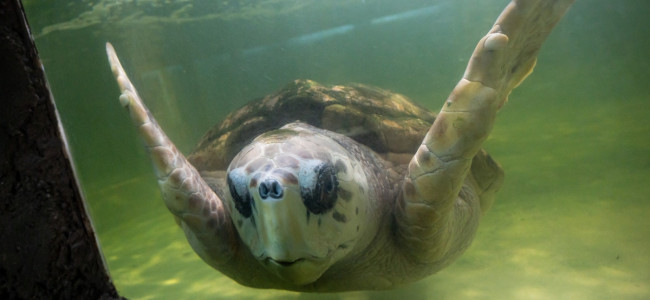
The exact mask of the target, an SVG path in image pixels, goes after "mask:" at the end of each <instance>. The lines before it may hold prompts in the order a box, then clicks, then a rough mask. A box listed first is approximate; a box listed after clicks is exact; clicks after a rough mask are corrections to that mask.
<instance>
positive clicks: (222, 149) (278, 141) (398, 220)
mask: <svg viewBox="0 0 650 300" xmlns="http://www.w3.org/2000/svg"><path fill="white" fill-rule="evenodd" d="M571 3H572V1H571V0H567V1H562V0H558V1H535V0H528V1H526V0H521V1H513V2H512V3H511V4H510V5H509V6H508V7H506V9H505V10H504V12H503V13H502V14H501V16H500V17H499V18H498V19H497V22H496V24H495V25H494V27H493V28H492V29H491V30H490V32H489V33H488V34H487V35H486V36H485V37H483V39H481V40H480V41H479V43H478V45H477V47H476V49H475V51H474V53H473V55H472V57H471V58H470V62H469V65H468V67H467V70H466V71H465V74H464V76H463V78H462V79H461V80H460V82H459V83H458V84H457V86H456V87H455V88H454V90H453V91H452V93H451V95H450V96H449V98H448V99H447V101H446V102H445V103H444V105H443V108H442V110H441V112H440V113H439V114H438V115H437V116H435V115H434V114H432V113H430V112H428V111H426V110H424V109H422V108H420V107H418V106H417V105H414V104H413V103H411V102H410V101H409V100H407V99H405V98H404V97H403V96H400V95H397V94H394V93H390V92H387V91H383V90H381V89H377V88H373V87H368V86H363V85H355V86H331V87H326V86H323V85H320V84H318V83H316V82H313V81H309V80H297V81H295V82H294V83H292V84H290V85H288V86H287V87H286V88H285V89H283V90H281V91H280V92H278V93H275V94H273V95H269V96H267V97H265V98H263V99H261V100H259V101H256V102H253V103H251V104H249V105H246V106H244V107H243V108H241V109H239V110H237V111H235V112H233V113H231V114H230V115H229V116H228V117H227V118H226V119H225V120H224V121H223V122H222V123H221V124H219V125H217V126H216V127H215V128H213V129H212V130H210V131H209V132H208V133H207V134H206V135H205V136H204V138H203V140H202V141H201V142H200V143H199V146H198V148H197V149H196V150H195V151H194V152H193V153H192V154H191V155H190V156H189V157H188V158H187V159H186V158H185V157H184V156H183V154H181V153H180V152H179V151H178V150H177V149H176V147H175V146H174V145H173V143H172V142H171V141H170V140H169V139H168V138H167V136H166V135H165V134H164V132H163V131H162V129H161V128H160V127H159V126H158V124H157V123H156V121H155V120H154V119H153V116H152V115H151V113H150V112H149V111H148V110H147V108H146V107H145V105H144V103H143V102H142V100H141V99H140V97H139V96H138V94H137V92H136V90H135V88H134V87H133V85H132V83H131V82H130V81H129V79H128V78H127V76H126V73H125V72H124V70H123V69H122V66H121V64H120V62H119V60H118V58H117V55H116V54H115V51H114V50H113V47H112V46H111V45H110V44H108V45H107V52H108V55H109V60H110V63H111V68H112V70H113V72H114V74H115V75H116V77H117V81H118V84H119V85H120V88H121V91H122V95H121V96H120V101H121V103H122V105H124V106H125V107H127V108H128V109H129V111H130V113H131V117H132V119H133V121H134V123H135V125H136V126H137V127H138V130H139V133H140V135H141V137H142V139H143V141H144V142H145V145H146V147H147V148H148V149H149V151H150V154H151V157H152V159H153V162H154V167H155V170H156V173H157V176H158V180H159V184H160V187H161V189H162V193H163V198H164V200H165V203H166V204H167V207H168V208H169V210H170V211H171V212H172V213H173V214H174V215H175V216H176V218H177V220H178V222H179V224H180V225H181V227H182V228H183V230H184V231H185V234H186V236H187V238H188V241H189V242H190V244H191V245H192V247H193V248H194V250H195V251H196V252H197V254H198V255H199V256H201V258H202V259H203V260H205V261H206V262H207V263H208V264H210V265H211V266H213V267H214V268H216V269H218V270H219V271H221V272H222V273H224V274H226V275H228V276H229V277H231V278H233V279H234V280H236V281H237V282H239V283H241V284H244V285H247V286H252V287H258V288H279V289H288V290H296V291H320V292H331V291H345V290H358V289H387V288H393V287H396V286H399V285H401V284H405V283H409V282H413V281H416V280H419V279H422V278H424V277H426V276H428V275H431V274H433V273H435V272H437V271H438V270H440V269H442V268H444V267H445V266H447V265H449V264H450V263H452V262H453V261H454V260H455V259H456V258H457V257H458V256H460V255H461V254H462V252H463V251H464V250H465V249H467V247H469V245H470V243H471V241H472V239H473V236H474V232H475V231H476V229H477V227H478V222H479V219H480V216H481V215H482V214H483V213H484V212H485V211H487V209H488V208H489V207H490V205H491V203H492V201H493V199H494V195H495V193H496V191H497V190H498V188H499V186H500V184H501V182H502V176H503V174H502V171H501V169H500V167H499V166H498V165H497V164H496V163H495V162H494V161H493V160H492V159H491V158H490V157H489V156H488V155H487V154H486V153H485V152H484V151H482V150H481V149H480V147H481V145H482V143H483V141H484V140H485V139H486V138H487V136H488V135H489V133H490V131H491V129H492V125H493V123H494V120H495V118H496V113H497V111H498V110H499V109H500V108H501V107H502V106H503V104H504V103H505V102H506V101H507V98H508V95H509V94H510V92H511V91H512V90H513V89H514V88H515V87H516V86H517V85H518V84H520V83H521V82H522V81H523V80H524V79H525V78H526V76H527V75H528V74H529V73H530V72H531V71H532V69H533V67H534V66H535V62H536V57H537V53H538V52H539V49H540V47H541V45H542V43H543V41H544V40H545V39H546V37H547V36H548V34H549V33H550V31H551V29H552V28H553V26H554V25H555V24H556V23H557V21H559V19H560V18H561V17H562V15H563V14H564V13H565V11H566V10H567V8H568V7H569V6H570V4H571Z"/></svg>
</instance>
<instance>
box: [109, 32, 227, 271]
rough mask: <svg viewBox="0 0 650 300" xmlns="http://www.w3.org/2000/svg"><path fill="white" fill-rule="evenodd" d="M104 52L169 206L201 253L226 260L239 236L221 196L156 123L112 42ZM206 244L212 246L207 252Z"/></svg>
mask: <svg viewBox="0 0 650 300" xmlns="http://www.w3.org/2000/svg"><path fill="white" fill-rule="evenodd" d="M106 52H107V54H108V58H109V63H110V65H111V70H112V71H113V74H114V75H115V78H116V79H117V83H118V85H119V86H120V91H121V92H122V94H121V95H120V103H121V104H122V106H124V107H125V108H126V109H128V110H129V113H130V115H131V120H132V121H133V124H134V125H135V126H136V128H137V129H138V133H139V135H140V138H141V139H142V141H143V142H144V144H145V147H146V148H147V150H148V151H149V155H150V156H151V159H152V162H153V166H154V170H155V172H156V176H157V178H158V185H159V186H160V189H161V191H162V195H163V199H164V200H165V204H166V205H167V208H168V209H169V211H171V213H172V214H174V216H176V218H177V221H178V222H179V225H181V227H183V230H184V231H185V233H186V235H187V236H188V239H190V244H192V247H193V248H194V250H195V251H196V252H197V253H198V254H199V255H200V256H201V258H203V259H204V260H206V261H209V262H210V263H211V264H212V265H219V264H221V263H223V262H226V261H227V260H228V259H229V258H230V257H231V256H232V255H233V251H234V249H235V248H236V247H234V243H235V241H236V239H237V238H236V236H235V235H236V233H235V231H234V228H232V222H231V220H230V215H229V214H228V212H227V211H226V207H225V205H224V203H223V201H222V200H221V199H219V197H218V196H217V195H216V194H215V193H214V192H213V191H212V190H211V189H210V187H209V186H208V185H207V183H206V182H205V181H204V180H203V179H202V178H201V176H200V175H199V173H198V172H197V171H196V169H195V168H194V167H193V166H192V165H191V164H190V163H189V162H188V161H187V159H185V156H183V154H182V153H181V152H180V151H178V149H176V146H174V144H173V143H172V141H171V140H169V138H168V137H167V135H165V133H164V132H163V130H162V129H161V128H160V126H158V123H157V122H156V120H155V119H154V118H153V116H152V115H151V113H150V112H149V110H148V109H147V107H146V106H145V105H144V103H143V101H142V99H140V96H139V95H138V92H137V91H136V90H135V87H134V86H133V84H132V83H131V81H130V80H129V78H128V76H127V75H126V73H125V72H124V69H123V68H122V65H121V63H120V61H119V59H118V58H117V55H116V54H115V50H114V49H113V46H112V45H111V44H110V43H107V44H106ZM215 237H217V238H215ZM193 239H194V241H193ZM197 242H198V243H197ZM207 249H210V251H209V253H208V252H207V251H206V250H207Z"/></svg>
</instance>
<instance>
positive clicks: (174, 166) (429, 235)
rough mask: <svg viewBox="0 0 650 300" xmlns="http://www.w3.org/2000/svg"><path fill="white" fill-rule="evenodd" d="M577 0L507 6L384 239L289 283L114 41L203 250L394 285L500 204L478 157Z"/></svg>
mask: <svg viewBox="0 0 650 300" xmlns="http://www.w3.org/2000/svg"><path fill="white" fill-rule="evenodd" d="M572 2H573V0H515V1H513V2H512V3H510V4H509V5H508V7H506V9H505V10H504V12H503V13H502V14H501V16H500V17H499V18H498V20H497V22H496V24H495V25H494V27H493V28H492V30H491V31H490V32H489V33H488V34H487V35H486V36H485V37H483V38H482V39H481V40H480V42H479V43H478V45H477V47H476V49H475V51H474V53H473V55H472V57H471V58H470V62H469V65H468V67H467V70H466V72H465V74H464V76H463V78H462V79H461V80H460V82H459V83H458V84H457V85H456V87H455V88H454V90H453V91H452V93H451V95H450V96H449V98H448V100H447V101H446V102H445V104H444V106H443V108H442V110H441V112H440V114H439V115H438V116H437V118H436V120H435V122H434V123H433V125H432V126H431V128H430V130H429V132H428V133H427V135H426V137H425V138H424V141H423V142H422V145H421V146H420V147H419V149H418V151H417V153H416V154H415V156H414V157H413V159H412V160H411V162H410V164H409V167H408V174H407V175H406V176H405V178H404V183H403V186H402V190H401V193H399V194H400V196H398V197H397V199H396V202H390V201H383V202H382V204H384V205H386V206H385V207H387V209H385V210H383V211H384V212H386V213H382V214H378V220H377V222H378V223H380V224H382V225H383V226H382V227H381V228H380V229H379V230H377V232H373V233H367V232H362V233H361V234H368V235H371V236H370V237H368V238H369V239H373V238H374V240H373V241H372V242H371V243H370V246H367V247H366V248H364V249H359V251H357V252H355V256H352V257H343V258H341V260H340V261H339V262H338V263H334V264H332V267H331V268H330V269H328V270H326V271H325V272H324V273H323V275H322V277H320V278H317V279H315V281H313V282H311V283H307V284H302V283H300V282H299V283H291V282H288V281H283V280H282V279H281V278H279V277H277V276H275V275H274V274H271V273H269V272H268V270H265V269H264V268H262V267H261V265H260V264H259V263H258V262H257V261H256V260H255V258H254V257H253V256H252V255H251V253H250V251H249V250H248V249H247V248H246V247H245V246H244V245H243V244H242V243H241V241H240V239H239V237H238V236H237V233H236V231H235V229H234V225H233V222H232V220H231V216H230V213H229V212H228V211H227V208H226V205H225V203H224V202H223V201H222V199H219V197H218V196H217V195H216V194H215V193H214V192H213V191H212V190H211V189H210V187H209V186H208V184H207V183H206V182H205V181H204V179H202V178H201V176H200V175H199V173H198V172H197V171H196V169H195V168H194V167H193V166H192V165H191V164H190V163H189V162H188V161H187V160H186V159H185V157H184V156H183V155H182V154H181V153H180V152H179V151H178V150H177V149H176V148H175V147H174V145H173V144H172V142H171V141H170V140H169V139H168V138H167V136H166V135H165V134H164V132H163V131H162V130H161V129H160V127H159V126H158V125H157V123H156V122H155V120H154V119H153V117H152V116H151V114H150V113H149V111H148V110H147V108H146V107H145V105H144V104H143V103H142V101H141V99H140V97H139V96H138V94H137V92H136V90H135V88H134V87H133V85H132V84H131V82H130V81H129V79H128V78H127V76H126V74H125V72H124V70H123V69H122V66H121V65H120V63H119V61H118V59H117V56H116V54H115V51H114V50H113V47H112V46H111V45H110V44H107V47H106V48H107V52H108V55H109V61H110V63H111V68H112V70H113V73H114V74H115V76H116V78H117V81H118V84H119V86H120V89H121V92H122V95H121V96H120V101H121V103H122V105H123V106H125V107H126V108H127V109H128V110H129V112H130V114H131V118H132V120H133V122H134V124H135V125H136V127H137V128H138V131H139V134H140V136H141V138H142V140H143V141H144V143H145V146H146V148H147V149H148V150H149V153H150V155H151V157H152V160H153V162H154V168H155V170H156V174H157V177H158V182H159V185H160V188H161V190H162V194H163V198H164V200H165V203H166V205H167V207H168V208H169V210H170V211H171V212H172V213H173V214H174V215H175V216H176V217H177V220H178V221H179V223H180V224H181V226H182V227H183V229H184V231H185V234H186V235H187V238H188V240H189V242H190V244H191V245H192V247H193V248H194V250H195V251H196V252H197V253H198V254H199V255H200V256H201V258H203V259H204V260H205V261H206V262H207V263H208V264H210V265H211V266H213V267H214V268H216V269H218V270H220V271H221V272H223V273H224V274H226V275H228V276H230V277H231V278H233V279H235V280H237V281H238V282H240V283H242V284H244V285H248V286H253V287H262V288H281V289H290V290H296V291H319V292H335V291H346V290H359V289H385V288H393V287H396V286H399V285H401V284H404V283H408V282H413V281H416V280H419V279H421V278H423V277H426V276H428V275H430V274H433V273H435V272H436V271H438V270H439V269H441V268H443V267H444V266H446V265H448V264H449V263H451V262H452V261H453V260H454V259H455V258H457V257H458V256H459V255H460V254H461V253H462V252H463V251H464V250H465V249H466V248H467V247H468V246H469V244H470V242H471V240H472V238H473V235H474V232H475V231H476V228H477V226H478V221H479V218H480V216H481V214H482V212H483V211H485V210H487V207H488V206H489V202H491V200H489V201H487V200H486V201H484V202H483V203H482V202H481V199H480V198H479V194H480V193H481V190H482V188H481V187H479V186H478V185H477V182H476V180H474V178H473V177H467V176H468V171H469V170H470V168H471V165H472V158H473V157H474V156H475V155H476V153H477V152H478V151H479V150H480V146H481V144H482V143H483V142H484V141H485V139H486V138H487V136H488V135H489V133H490V131H491V129H492V126H493V124H494V121H495V118H496V113H497V111H498V110H499V109H500V108H501V107H502V106H503V104H504V103H505V102H506V100H507V98H508V95H509V94H510V92H511V91H512V89H514V88H515V87H516V86H517V85H518V84H519V83H521V82H522V81H523V80H524V79H525V78H526V76H527V75H528V74H529V73H530V72H531V71H532V69H533V67H534V65H535V61H536V56H537V53H538V51H539V48H540V47H541V45H542V43H543V42H544V40H545V39H546V37H547V36H548V34H549V33H550V31H551V29H552V28H553V26H554V25H555V24H556V23H557V22H558V21H559V19H560V18H561V17H562V16H563V15H564V13H565V11H566V10H567V9H568V7H569V6H570V5H571V3H572ZM464 183H465V184H464ZM378 190H379V191H378ZM373 192H376V193H382V192H386V191H383V190H380V189H377V190H375V191H373ZM491 197H492V196H491V195H490V196H489V197H486V198H490V199H491ZM391 199H394V198H391ZM393 204H395V207H393V206H392V205H393ZM388 205H391V206H388ZM389 218H390V219H389ZM387 219H388V220H387ZM393 221H394V223H393Z"/></svg>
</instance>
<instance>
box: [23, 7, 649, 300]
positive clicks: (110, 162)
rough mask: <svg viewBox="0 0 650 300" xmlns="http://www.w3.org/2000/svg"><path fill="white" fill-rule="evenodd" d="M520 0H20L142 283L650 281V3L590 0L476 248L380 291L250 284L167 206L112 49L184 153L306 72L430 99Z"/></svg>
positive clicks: (601, 290) (456, 285)
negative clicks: (191, 241)
mask: <svg viewBox="0 0 650 300" xmlns="http://www.w3.org/2000/svg"><path fill="white" fill-rule="evenodd" d="M507 2H508V1H502V0H499V1H497V0H490V1H480V2H479V1H469V0H466V1H424V0H418V1H408V2H405V1H388V0H385V1H379V0H377V1H372V0H365V1H362V0H356V1H343V0H341V1H315V0H312V1H299V0H266V1H265V0H258V1H252V0H251V1H189V0H186V1H182V0H177V1H156V0H149V1H108V0H104V1H74V2H69V4H67V5H63V4H60V2H56V4H55V2H50V1H25V8H26V10H27V13H28V17H29V21H30V23H31V25H32V30H33V32H34V34H35V35H36V36H37V39H36V42H37V46H38V47H39V51H40V54H41V58H42V60H43V63H44V65H45V68H46V72H47V75H48V78H49V80H50V84H51V86H52V90H53V93H54V96H55V100H56V103H57V107H58V109H59V110H60V113H61V116H62V118H63V122H64V126H65V129H66V131H67V134H68V138H69V141H70V144H71V147H72V151H73V155H74V160H75V163H76V165H77V169H78V172H79V175H80V176H81V181H82V184H83V189H84V192H85V194H86V197H87V199H88V202H89V203H88V204H89V206H90V209H91V212H92V217H93V221H94V224H95V228H96V230H97V233H98V234H99V239H100V243H101V246H102V250H103V252H104V255H105V257H106V260H107V263H108V266H109V268H110V272H111V275H112V277H113V279H114V281H115V284H116V286H117V288H118V289H119V291H120V292H121V293H122V294H123V295H124V296H126V297H129V298H133V299H215V298H217V299H219V298H232V297H235V296H237V297H238V298H244V299H247V298H251V299H253V298H255V299H257V298H265V299H285V298H287V297H290V298H291V297H292V298H310V299H311V298H332V299H338V298H342V299H348V298H350V299H370V298H372V299H376V298H377V299H382V298H383V299H394V298H395V297H408V299H433V298H435V299H471V298H477V299H648V298H650V184H648V180H649V179H650V118H649V117H648V113H650V88H649V87H648V78H650V71H649V70H650V60H649V59H648V54H647V53H648V49H650V39H648V37H650V26H649V25H650V24H649V23H650V22H648V21H647V16H648V15H650V5H648V4H647V3H646V1H642V0H638V1H635V0H622V1H606V0H591V1H587V0H578V1H577V2H576V4H575V5H574V7H573V8H572V9H571V10H570V11H569V13H568V14H567V15H566V17H565V19H564V20H563V21H561V22H560V24H559V25H558V26H557V28H556V29H555V31H554V32H553V33H552V34H551V36H550V37H549V39H548V41H547V43H546V44H545V45H544V47H543V48H542V52H541V53H540V57H539V62H538V66H537V68H536V70H535V72H534V73H533V75H531V76H530V77H529V78H528V79H527V80H526V81H525V82H524V84H522V86H520V87H519V88H518V89H517V90H515V91H514V92H513V94H512V95H511V96H510V101H509V103H508V104H507V105H506V106H505V108H504V109H503V110H502V111H501V112H500V114H499V119H498V120H497V124H496V126H495V128H494V132H493V133H492V136H491V137H490V139H489V140H488V141H487V142H486V144H485V148H486V149H487V150H488V151H489V152H490V153H491V154H492V155H493V157H494V158H495V159H497V160H498V161H499V162H500V163H501V164H502V165H503V168H504V169H505V172H506V181H505V183H504V186H503V188H502V189H501V191H500V193H499V194H498V197H497V201H496V202H495V205H494V206H493V207H492V209H491V211H490V212H489V213H488V214H487V215H486V217H485V218H484V219H483V220H482V223H481V226H480V228H479V230H478V233H477V236H476V239H475V240H474V243H473V245H472V246H471V248H470V249H469V250H468V251H467V252H466V253H465V254H464V255H463V256H462V257H461V258H460V259H459V260H458V261H457V262H456V263H454V264H453V265H452V266H451V267H449V268H447V269H445V270H443V271H441V272H440V273H438V274H436V275H434V276H431V277H430V278H428V279H426V280H423V281H421V282H418V283H416V284H413V285H410V286H406V287H403V288H401V289H397V290H392V291H386V292H354V293H342V294H325V295H318V294H299V293H293V292H285V291H275V290H272V291H266V290H256V289H250V288H246V287H242V286H240V285H238V284H236V283H235V282H233V281H232V280H230V279H229V278H227V277H225V276H222V275H221V274H220V273H218V272H217V271H215V270H213V269H211V268H210V267H209V266H207V265H206V264H204V263H203V262H202V261H201V260H200V259H199V258H198V257H197V256H196V255H195V254H194V252H193V251H192V250H191V249H190V247H189V245H188V244H187V242H186V240H185V237H184V236H183V233H182V232H181V230H180V229H179V228H177V226H176V224H175V223H174V220H173V218H172V216H171V214H170V213H169V212H168V211H167V210H166V208H165V207H164V204H163V203H162V201H161V198H160V193H159V192H158V190H157V186H156V182H155V177H154V175H153V172H152V170H151V167H150V165H149V159H148V158H147V157H146V156H145V151H144V149H143V147H142V145H141V143H140V142H139V141H138V140H137V137H136V135H135V130H133V128H131V122H130V120H129V119H128V114H127V113H126V112H125V111H124V110H123V109H122V108H121V107H120V105H119V102H118V100H117V97H118V94H119V93H118V90H117V87H116V85H115V83H114V80H113V79H112V76H111V73H110V70H109V67H108V64H107V62H106V58H105V52H104V43H105V42H106V41H111V42H112V43H113V44H114V45H115V47H116V49H117V51H118V54H119V55H120V57H121V58H122V60H123V63H124V64H125V67H126V69H127V72H128V73H129V74H130V75H131V77H132V79H133V81H134V83H135V84H136V86H137V87H138V89H139V91H140V93H141V94H142V96H143V98H144V99H145V102H147V104H148V105H149V107H150V108H151V109H152V110H153V113H154V115H155V116H156V118H157V119H158V121H159V122H160V124H161V125H162V127H163V128H164V129H165V130H166V131H167V133H168V135H169V136H170V137H171V138H172V140H174V141H175V142H176V144H177V146H179V148H180V149H181V150H182V151H184V152H185V153H189V152H190V151H191V149H192V148H193V146H194V144H195V143H196V142H197V141H198V140H199V138H200V137H201V135H202V134H203V133H204V132H205V131H206V130H207V129H208V128H210V127H211V126H212V125H214V124H215V123H216V122H218V121H219V120H221V119H222V118H223V117H224V116H225V114H227V113H228V112H229V111H231V110H233V109H235V108H237V107H239V106H241V105H242V104H243V103H245V102H246V101H248V100H251V99H253V98H256V97H260V96H263V95H265V94H268V93H271V92H273V91H275V90H277V89H279V88H281V87H282V86H283V85H285V84H286V83H287V82H289V81H291V80H293V79H296V78H310V79H314V80H316V81H320V82H324V83H347V82H361V83H366V84H371V85H376V86H380V87H383V88H387V89H390V90H393V91H396V92H399V93H402V94H405V95H407V96H409V97H410V98H412V99H414V100H415V101H417V102H418V103H421V104H422V105H424V106H426V107H428V108H430V109H432V110H438V109H439V107H440V106H441V105H442V103H443V101H444V99H445V98H446V96H447V94H448V93H449V92H450V91H451V89H452V88H453V86H454V85H455V83H456V82H457V80H458V79H459V78H460V76H461V74H462V72H463V70H464V68H465V65H466V64H467V59H468V58H469V56H470V54H471V51H472V49H473V48H474V46H475V44H476V41H478V39H479V38H480V37H481V36H482V35H483V34H484V33H485V32H486V31H487V30H488V29H489V28H490V26H491V24H492V23H493V22H494V20H495V19H496V17H497V15H498V13H499V12H500V11H501V10H502V9H503V7H505V5H506V4H507Z"/></svg>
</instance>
